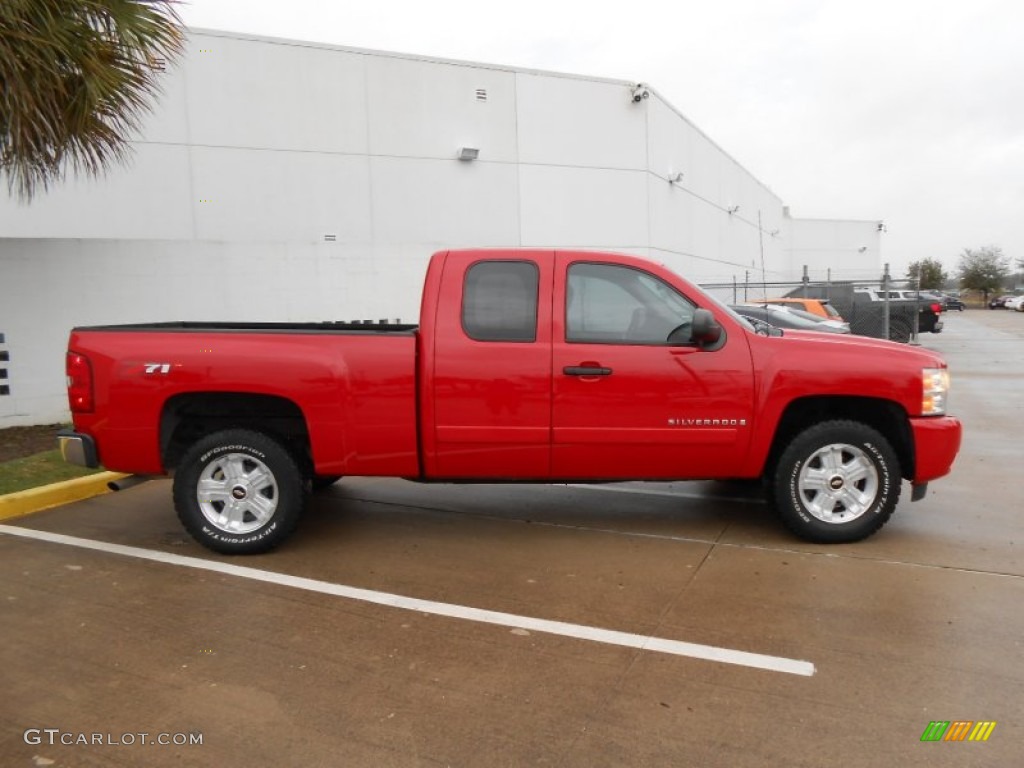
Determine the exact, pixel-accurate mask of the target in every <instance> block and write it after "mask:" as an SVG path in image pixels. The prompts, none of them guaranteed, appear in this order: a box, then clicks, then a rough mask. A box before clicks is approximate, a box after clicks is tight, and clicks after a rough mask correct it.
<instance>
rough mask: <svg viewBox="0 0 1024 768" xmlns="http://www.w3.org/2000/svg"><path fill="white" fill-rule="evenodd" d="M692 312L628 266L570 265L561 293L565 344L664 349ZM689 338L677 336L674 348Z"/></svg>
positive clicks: (679, 299)
mask: <svg viewBox="0 0 1024 768" xmlns="http://www.w3.org/2000/svg"><path fill="white" fill-rule="evenodd" d="M694 309H695V307H694V305H693V304H692V303H690V302H689V301H688V300H687V299H685V298H684V297H683V296H681V295H680V294H679V292H678V291H676V290H675V289H674V288H672V287H671V286H670V285H668V284H667V283H665V282H663V281H662V280H660V279H658V278H656V277H654V276H653V275H650V274H648V273H647V272H643V271H641V270H639V269H632V268H630V267H620V266H615V265H612V264H573V265H572V266H571V267H569V275H568V283H567V289H566V340H567V341H577V342H591V343H593V342H597V343H616V344H623V343H626V344H666V343H668V336H669V334H670V333H672V331H673V330H675V329H677V328H679V327H680V326H685V325H686V324H688V323H690V322H692V320H693V311H694ZM687 339H688V335H687V334H685V333H683V334H682V337H680V333H678V332H677V333H676V334H675V335H674V336H673V343H680V342H683V343H685V342H686V341H687Z"/></svg>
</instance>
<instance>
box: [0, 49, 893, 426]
mask: <svg viewBox="0 0 1024 768" xmlns="http://www.w3.org/2000/svg"><path fill="white" fill-rule="evenodd" d="M631 86H632V84H630V83H627V82H620V81H609V80H595V79H588V78H583V77H574V76H566V75H557V74H552V73H542V72H532V71H517V70H513V69H510V68H503V67H494V66H487V65H480V64H471V63H466V62H452V61H437V60H425V59H422V58H416V57H409V56H402V55H398V54H388V53H380V52H370V51H360V50H352V49H343V48H336V47H330V46H324V45H313V44H306V43H298V42H289V41H280V40H267V39H261V38H251V37H244V36H238V35H232V34H226V33H217V32H194V33H193V34H192V35H191V40H190V43H189V46H188V51H187V54H186V55H185V57H184V59H183V60H182V62H181V63H180V64H179V66H178V67H177V69H175V70H174V71H172V72H171V73H169V74H168V75H167V76H166V77H165V78H164V94H163V96H162V98H161V100H160V102H159V105H158V107H157V109H156V111H155V112H154V114H153V115H152V116H151V117H150V118H149V119H148V120H147V121H146V123H145V126H144V128H143V130H142V131H141V134H140V137H139V139H138V140H137V141H136V142H135V154H134V159H133V162H132V164H131V165H130V166H129V167H127V168H117V169H114V170H112V171H111V172H110V173H109V174H108V175H107V176H105V177H104V178H102V179H100V180H90V179H70V180H68V181H67V182H66V183H64V184H61V185H59V186H57V187H56V188H54V189H53V190H51V191H50V192H49V193H47V194H43V195H39V196H38V197H37V198H36V199H35V200H34V201H33V202H32V204H31V205H22V204H19V203H18V202H17V201H15V200H12V199H0V333H4V334H5V337H6V345H5V348H6V349H7V350H8V352H9V355H10V358H11V359H10V362H8V363H6V367H7V369H8V377H9V378H8V381H7V382H6V383H7V385H8V386H9V388H10V392H11V394H10V395H6V396H0V427H3V426H12V425H16V424H29V423H43V422H49V421H57V420H61V419H65V418H67V411H66V403H65V394H64V376H63V350H64V347H65V345H66V339H67V333H68V330H69V329H70V328H71V327H72V326H75V325H89V324H98V323H127V322H146V321H159V320H180V319H191V320H238V321H246V320H328V319H333V320H351V319H372V320H376V319H381V318H391V319H394V318H402V319H403V320H405V321H414V320H415V318H416V313H417V311H418V306H419V296H420V286H421V282H422V278H423V274H424V271H425V268H426V262H427V259H428V257H429V255H430V254H431V253H432V252H433V251H436V250H440V249H443V248H451V247H466V246H542V247H543V246H552V247H576V248H595V249H610V250H620V251H625V252H631V253H638V254H640V255H648V256H651V257H653V258H656V259H658V260H661V261H664V262H665V263H667V264H669V265H670V266H671V267H673V268H675V269H676V270H678V271H679V272H681V273H682V274H685V275H686V276H688V277H690V278H691V279H694V280H697V281H725V280H729V279H731V277H733V276H736V275H737V274H738V275H740V276H742V274H743V271H744V270H746V269H754V268H755V267H756V268H758V269H761V268H762V267H763V268H764V269H765V270H767V271H768V272H770V273H771V274H773V275H776V274H783V273H789V272H791V271H792V270H793V269H794V265H795V264H797V263H806V261H803V262H801V260H806V259H813V260H816V261H815V263H818V262H821V263H822V264H824V263H829V260H830V259H833V258H842V257H844V255H846V256H848V255H849V254H848V251H849V248H850V243H851V242H853V241H856V242H860V240H861V239H862V238H860V237H859V236H858V235H857V234H856V233H857V232H858V231H859V230H858V229H857V227H858V226H859V227H861V229H862V228H863V225H864V224H865V223H864V222H860V223H854V224H853V225H850V224H849V223H846V222H833V223H832V224H831V225H830V226H827V227H824V228H822V227H819V226H818V225H817V223H812V224H808V225H807V226H804V225H803V223H801V222H800V221H799V220H794V219H789V218H788V217H786V216H785V215H784V211H783V206H782V202H781V200H780V199H779V198H778V197H777V196H776V195H775V194H774V193H772V192H771V190H769V189H768V188H767V187H766V186H764V185H763V184H762V183H761V182H760V181H758V180H757V179H755V178H754V177H752V176H751V175H750V174H749V173H748V172H747V171H745V170H744V169H743V168H742V167H741V166H740V165H739V164H738V163H736V161H735V160H733V159H732V158H731V157H730V156H729V155H728V154H726V153H725V152H724V151H723V150H722V149H721V148H719V147H718V146H717V145H715V144H714V142H713V141H711V139H709V138H708V137H707V136H705V135H704V134H703V133H702V132H701V131H700V130H699V129H697V128H696V127H695V126H693V125H692V124H691V123H690V122H689V121H687V120H686V118H685V117H683V116H682V115H681V114H680V113H679V112H677V111H676V110H675V109H674V108H673V107H672V106H671V105H670V104H668V103H667V102H665V101H664V100H663V99H662V98H661V97H660V96H659V95H658V94H657V93H656V92H654V91H653V90H650V91H649V93H650V96H649V98H646V99H643V100H641V101H640V102H634V101H633V100H632V88H631ZM460 147H474V148H477V149H479V158H478V159H477V160H475V161H473V162H462V161H459V160H458V159H456V152H457V150H458V149H459V148H460ZM677 173H682V174H683V176H682V178H681V179H679V180H678V181H674V182H670V181H669V179H670V177H672V176H673V175H674V174H677ZM737 206H738V207H737ZM730 211H731V212H730ZM869 245H871V246H872V248H873V249H874V250H873V251H869V252H868V256H871V255H873V256H874V257H875V258H876V259H877V255H878V254H877V238H876V240H875V242H874V243H873V244H869ZM876 263H877V262H876Z"/></svg>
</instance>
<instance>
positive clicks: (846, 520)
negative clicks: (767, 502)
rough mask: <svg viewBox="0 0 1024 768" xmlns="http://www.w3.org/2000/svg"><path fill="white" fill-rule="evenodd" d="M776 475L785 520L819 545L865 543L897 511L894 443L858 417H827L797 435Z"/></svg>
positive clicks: (777, 502) (897, 472)
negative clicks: (831, 418)
mask: <svg viewBox="0 0 1024 768" xmlns="http://www.w3.org/2000/svg"><path fill="white" fill-rule="evenodd" d="M773 478H774V482H773V497H774V501H775V508H776V510H777V511H778V513H779V516H780V517H781V518H782V522H783V523H784V524H785V525H786V527H787V528H789V530H791V531H792V532H793V533H795V534H796V535H797V536H799V537H800V538H802V539H804V540H806V541H813V542H818V543H841V542H849V541H860V540H861V539H865V538H867V537H868V536H870V535H871V534H873V533H875V532H876V531H877V530H879V529H880V528H881V527H882V526H883V525H885V524H886V522H888V520H889V518H890V517H891V516H892V513H893V511H894V510H895V509H896V504H897V502H898V501H899V498H900V489H901V485H902V483H901V474H900V463H899V458H898V457H897V456H896V452H895V451H894V450H893V449H892V446H891V445H889V441H888V440H886V439H885V438H884V437H883V436H882V435H881V434H880V433H879V432H878V431H877V430H875V429H873V428H871V427H869V426H867V425H866V424H861V423H860V422H856V421H826V422H822V423H821V424H816V425H815V426H813V427H809V428H807V429H806V430H804V431H803V432H801V433H800V434H798V435H797V436H796V437H795V438H794V439H793V440H792V442H790V444H789V445H788V446H787V447H786V449H785V450H784V451H783V452H782V455H781V456H780V457H779V461H778V464H777V465H776V467H775V472H774V475H773ZM819 485H820V486H821V487H820V488H819V487H818V486H819Z"/></svg>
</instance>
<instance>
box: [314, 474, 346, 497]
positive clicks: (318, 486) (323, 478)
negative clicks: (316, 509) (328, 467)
mask: <svg viewBox="0 0 1024 768" xmlns="http://www.w3.org/2000/svg"><path fill="white" fill-rule="evenodd" d="M341 477H342V476H341V475H313V492H314V493H315V492H316V491H322V490H324V489H325V488H330V487H331V486H332V485H334V484H335V483H336V482H338V481H339V480H341Z"/></svg>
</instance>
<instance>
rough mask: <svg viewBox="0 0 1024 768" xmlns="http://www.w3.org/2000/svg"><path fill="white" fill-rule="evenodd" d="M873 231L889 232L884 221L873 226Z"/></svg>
mask: <svg viewBox="0 0 1024 768" xmlns="http://www.w3.org/2000/svg"><path fill="white" fill-rule="evenodd" d="M875 231H876V232H888V231H889V230H888V229H887V228H886V226H885V222H884V221H879V222H878V224H876V225H875Z"/></svg>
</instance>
